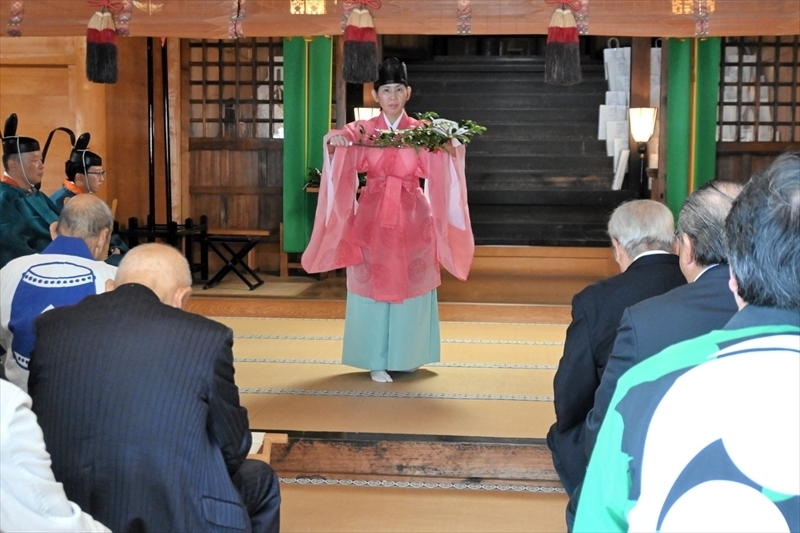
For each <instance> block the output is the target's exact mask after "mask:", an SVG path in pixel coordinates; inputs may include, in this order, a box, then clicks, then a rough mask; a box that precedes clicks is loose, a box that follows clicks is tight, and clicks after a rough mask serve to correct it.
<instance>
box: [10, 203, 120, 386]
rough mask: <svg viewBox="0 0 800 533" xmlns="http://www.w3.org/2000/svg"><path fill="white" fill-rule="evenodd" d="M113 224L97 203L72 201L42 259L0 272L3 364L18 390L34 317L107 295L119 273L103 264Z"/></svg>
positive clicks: (21, 260) (24, 379)
mask: <svg viewBox="0 0 800 533" xmlns="http://www.w3.org/2000/svg"><path fill="white" fill-rule="evenodd" d="M113 222H114V221H113V220H112V218H111V211H110V210H109V209H108V206H107V205H106V204H105V202H103V201H102V200H100V199H99V198H97V197H95V196H90V195H86V196H84V197H81V198H76V199H75V200H74V201H73V202H70V203H69V204H68V206H67V207H65V208H64V210H63V211H62V212H61V216H60V217H59V219H58V224H57V225H56V226H55V228H54V229H53V232H54V235H53V236H54V239H53V242H51V243H50V244H49V245H48V246H47V248H45V249H44V251H43V252H42V253H41V254H33V255H26V256H24V257H18V258H16V259H14V260H13V261H11V262H10V263H8V264H7V265H6V266H4V267H3V268H2V269H0V346H2V347H3V349H5V350H6V355H5V358H4V360H3V365H4V366H5V370H6V375H7V377H8V380H9V381H11V382H12V383H14V384H15V385H17V386H18V387H19V388H21V389H22V390H27V389H28V366H29V363H30V356H31V349H32V348H33V322H34V320H35V319H36V317H37V316H39V315H40V314H41V313H43V312H45V311H47V310H49V309H52V308H53V307H62V306H65V305H72V304H74V303H77V302H79V301H80V300H82V299H83V298H84V297H85V296H88V295H90V294H98V293H101V292H103V291H105V289H106V282H108V281H110V280H113V279H114V276H115V275H116V274H117V268H116V267H113V266H111V265H107V264H106V263H104V262H103V259H105V256H106V255H107V253H108V238H109V235H111V228H112V225H113ZM75 318H76V319H79V318H80V317H75Z"/></svg>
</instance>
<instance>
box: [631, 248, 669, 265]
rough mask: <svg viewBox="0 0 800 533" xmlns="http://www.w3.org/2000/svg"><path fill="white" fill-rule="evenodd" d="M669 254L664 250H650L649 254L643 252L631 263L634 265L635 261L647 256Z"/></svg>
mask: <svg viewBox="0 0 800 533" xmlns="http://www.w3.org/2000/svg"><path fill="white" fill-rule="evenodd" d="M668 253H669V252H665V251H664V250H649V251H647V252H642V253H640V254H639V255H637V256H636V257H634V258H633V261H631V263H633V262H634V261H636V260H637V259H639V258H640V257H644V256H646V255H658V254H668Z"/></svg>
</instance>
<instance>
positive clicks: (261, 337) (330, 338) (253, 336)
mask: <svg viewBox="0 0 800 533" xmlns="http://www.w3.org/2000/svg"><path fill="white" fill-rule="evenodd" d="M233 338H234V339H258V340H292V341H341V340H344V337H343V336H341V335H266V334H243V333H242V334H236V335H234V336H233ZM442 344H519V345H524V346H563V345H564V343H563V342H557V341H517V340H501V339H489V340H487V339H442Z"/></svg>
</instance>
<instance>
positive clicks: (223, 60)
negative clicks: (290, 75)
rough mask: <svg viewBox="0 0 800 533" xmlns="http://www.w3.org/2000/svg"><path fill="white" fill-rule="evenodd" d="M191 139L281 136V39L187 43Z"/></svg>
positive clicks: (277, 137)
mask: <svg viewBox="0 0 800 533" xmlns="http://www.w3.org/2000/svg"><path fill="white" fill-rule="evenodd" d="M189 79H190V81H189V84H190V87H189V91H190V93H189V107H190V109H189V122H190V129H189V131H190V133H189V135H190V137H216V138H220V137H224V138H248V137H258V138H273V139H282V138H283V39H282V38H267V37H264V38H250V39H238V40H222V39H192V40H190V41H189Z"/></svg>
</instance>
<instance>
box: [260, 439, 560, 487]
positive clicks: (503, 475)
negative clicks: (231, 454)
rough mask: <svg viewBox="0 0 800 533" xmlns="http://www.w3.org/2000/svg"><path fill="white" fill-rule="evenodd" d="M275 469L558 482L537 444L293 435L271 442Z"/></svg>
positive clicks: (545, 452) (548, 458)
mask: <svg viewBox="0 0 800 533" xmlns="http://www.w3.org/2000/svg"><path fill="white" fill-rule="evenodd" d="M270 464H271V466H272V468H274V469H275V470H276V471H277V472H279V473H281V475H283V473H285V472H293V473H301V474H303V475H323V476H329V475H335V476H344V477H352V476H377V477H386V476H398V475H399V476H402V477H429V478H437V479H438V478H451V479H498V480H500V479H502V480H508V481H512V480H513V481H517V482H527V481H535V482H537V483H538V482H557V481H558V475H557V474H556V472H555V468H554V467H553V462H552V457H551V454H550V450H549V449H548V448H547V445H546V443H544V441H543V440H542V441H541V442H539V443H537V444H524V445H523V444H502V443H497V444H494V443H479V442H415V441H373V442H370V441H361V440H351V441H342V440H335V441H330V440H328V441H326V440H320V439H292V438H290V439H289V443H288V444H273V446H272V456H271V460H270Z"/></svg>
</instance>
